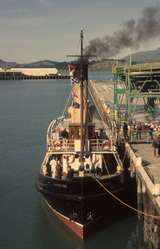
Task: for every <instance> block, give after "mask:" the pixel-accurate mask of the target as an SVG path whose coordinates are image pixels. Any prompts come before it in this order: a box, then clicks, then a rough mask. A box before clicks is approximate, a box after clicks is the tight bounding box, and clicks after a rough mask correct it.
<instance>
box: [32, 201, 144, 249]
mask: <svg viewBox="0 0 160 249" xmlns="http://www.w3.org/2000/svg"><path fill="white" fill-rule="evenodd" d="M37 212H38V216H39V217H37V219H36V220H37V224H36V235H37V236H36V237H37V239H36V245H37V248H38V249H50V248H56V249H64V248H65V249H93V248H94V249H107V248H108V249H142V248H143V247H142V241H141V240H140V237H139V230H138V229H137V224H138V223H137V219H136V217H129V218H125V219H123V220H119V221H117V222H115V223H114V224H111V225H110V226H108V227H105V228H103V229H100V230H99V231H97V232H95V233H94V234H93V235H92V236H91V237H90V238H88V239H87V240H86V241H82V240H81V239H79V238H78V237H77V236H76V235H75V234H74V233H73V232H72V231H70V230H69V229H68V228H67V227H66V226H65V225H63V224H62V223H61V222H60V221H59V220H58V219H57V218H56V217H55V216H53V215H52V214H51V213H50V211H49V210H48V208H47V207H46V205H45V204H44V202H43V201H42V200H41V201H39V202H38V206H37ZM145 249H147V248H145Z"/></svg>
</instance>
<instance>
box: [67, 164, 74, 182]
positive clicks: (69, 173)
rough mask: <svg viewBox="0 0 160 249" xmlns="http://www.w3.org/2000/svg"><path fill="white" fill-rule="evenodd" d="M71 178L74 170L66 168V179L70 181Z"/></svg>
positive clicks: (69, 167)
mask: <svg viewBox="0 0 160 249" xmlns="http://www.w3.org/2000/svg"><path fill="white" fill-rule="evenodd" d="M73 176H74V169H72V168H71V166H68V173H67V178H68V179H72V178H73Z"/></svg>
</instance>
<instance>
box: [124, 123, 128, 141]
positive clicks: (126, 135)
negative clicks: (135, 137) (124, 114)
mask: <svg viewBox="0 0 160 249" xmlns="http://www.w3.org/2000/svg"><path fill="white" fill-rule="evenodd" d="M123 136H124V139H125V140H127V139H128V125H127V124H126V122H124V124H123Z"/></svg>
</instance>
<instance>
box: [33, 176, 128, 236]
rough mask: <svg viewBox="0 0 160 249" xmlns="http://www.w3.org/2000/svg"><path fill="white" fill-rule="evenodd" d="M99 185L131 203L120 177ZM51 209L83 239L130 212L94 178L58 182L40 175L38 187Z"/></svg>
mask: <svg viewBox="0 0 160 249" xmlns="http://www.w3.org/2000/svg"><path fill="white" fill-rule="evenodd" d="M100 182H101V183H102V184H103V185H104V186H106V187H107V189H109V190H110V191H111V192H112V193H114V194H115V195H116V196H117V197H119V198H120V199H122V200H125V201H126V200H128V196H127V193H126V191H125V185H124V183H121V178H120V177H119V176H117V177H114V178H111V179H103V180H102V179H101V180H100ZM37 188H38V191H39V192H41V193H42V195H43V197H44V200H45V203H46V205H47V206H48V208H49V209H50V210H51V211H52V213H54V214H55V215H56V216H57V217H58V218H59V219H60V220H61V221H62V222H63V223H64V224H65V225H67V226H68V227H69V228H70V229H71V230H72V231H74V232H75V233H76V234H77V235H78V236H79V237H80V238H81V239H85V238H87V237H88V235H89V234H90V233H91V232H92V231H93V230H94V228H95V227H97V226H98V225H99V224H101V225H102V224H104V223H110V222H112V221H113V220H115V219H116V218H118V217H119V216H120V215H124V214H125V213H126V212H127V209H126V208H124V206H123V205H122V204H120V203H119V202H118V201H117V200H115V199H114V198H113V197H112V196H111V195H109V194H108V193H107V192H106V191H105V190H104V189H103V188H102V187H101V186H100V185H99V184H98V183H97V182H96V180H95V179H94V178H92V177H77V178H74V179H72V180H56V179H52V178H49V177H45V176H42V175H40V176H39V182H38V184H37Z"/></svg>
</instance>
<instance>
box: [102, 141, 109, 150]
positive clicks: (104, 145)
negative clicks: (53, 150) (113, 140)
mask: <svg viewBox="0 0 160 249" xmlns="http://www.w3.org/2000/svg"><path fill="white" fill-rule="evenodd" d="M102 146H103V149H106V147H107V148H108V147H109V141H108V140H105V141H103V143H102Z"/></svg>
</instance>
